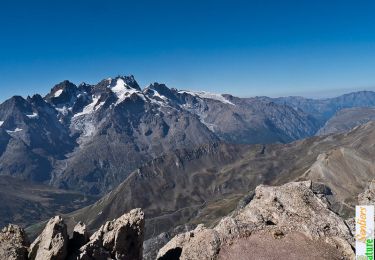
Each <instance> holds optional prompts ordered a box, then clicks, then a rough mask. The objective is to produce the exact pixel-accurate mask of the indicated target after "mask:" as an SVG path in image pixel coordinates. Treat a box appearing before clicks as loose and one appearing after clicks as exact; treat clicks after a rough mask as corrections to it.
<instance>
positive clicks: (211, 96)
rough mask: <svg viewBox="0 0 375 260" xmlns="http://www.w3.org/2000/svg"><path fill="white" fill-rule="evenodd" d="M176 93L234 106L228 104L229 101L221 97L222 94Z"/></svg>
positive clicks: (181, 91) (182, 91)
mask: <svg viewBox="0 0 375 260" xmlns="http://www.w3.org/2000/svg"><path fill="white" fill-rule="evenodd" d="M178 93H186V94H190V95H192V96H198V97H200V98H206V99H213V100H217V101H220V102H222V103H225V104H230V105H233V106H234V105H235V104H233V103H232V102H230V101H229V100H227V99H226V98H225V97H223V95H222V94H216V93H210V92H207V91H186V90H180V91H179V92H178Z"/></svg>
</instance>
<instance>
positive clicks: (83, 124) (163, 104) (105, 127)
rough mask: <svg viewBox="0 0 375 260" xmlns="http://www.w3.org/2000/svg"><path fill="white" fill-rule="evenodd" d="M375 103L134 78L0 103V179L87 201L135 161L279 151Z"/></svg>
mask: <svg viewBox="0 0 375 260" xmlns="http://www.w3.org/2000/svg"><path fill="white" fill-rule="evenodd" d="M374 104H375V94H374V93H373V92H357V93H352V94H348V95H344V96H341V97H338V98H335V99H324V100H311V99H303V98H295V97H290V98H280V99H271V98H265V97H255V98H238V97H233V96H231V95H220V94H212V93H207V92H192V91H183V90H177V89H173V88H172V89H170V88H168V87H167V86H165V85H164V84H158V83H154V84H151V85H149V86H148V87H146V88H144V89H141V88H140V87H139V85H138V83H137V82H136V80H135V79H134V77H133V76H118V77H115V78H113V79H112V78H109V79H104V80H102V81H101V82H99V83H98V84H96V85H89V84H86V83H82V84H80V85H79V86H76V85H74V84H73V83H71V82H69V81H63V82H61V83H59V84H57V85H56V86H54V87H53V88H52V89H51V91H50V93H48V94H47V95H46V96H45V97H42V96H40V95H34V96H32V97H27V98H26V99H24V98H22V97H19V96H15V97H12V98H10V99H9V100H6V101H5V102H3V103H2V104H1V105H0V175H6V176H12V177H16V178H18V179H22V180H26V181H31V182H34V183H38V184H40V183H43V184H48V185H53V186H55V187H56V188H60V189H69V190H75V191H79V192H83V193H85V194H90V195H103V194H105V193H107V192H108V191H110V190H112V189H114V188H115V187H116V186H117V185H118V184H120V183H121V182H122V181H124V180H125V179H126V177H127V176H128V175H129V174H130V173H131V172H132V171H134V170H135V169H137V168H138V167H140V166H141V165H143V164H144V163H146V162H148V161H150V160H152V159H154V158H157V157H159V156H160V155H163V154H167V153H169V152H170V151H173V150H176V149H183V148H192V147H198V146H200V145H204V144H212V143H216V142H226V143H232V144H257V143H262V144H268V143H277V142H278V143H288V142H291V141H295V140H299V139H302V138H306V137H309V136H313V135H315V134H316V133H317V132H318V131H319V129H320V128H321V127H322V126H323V125H324V123H326V121H327V120H328V119H329V117H330V116H331V115H333V113H334V112H336V111H338V110H339V109H341V108H344V107H353V106H361V107H369V106H372V105H374Z"/></svg>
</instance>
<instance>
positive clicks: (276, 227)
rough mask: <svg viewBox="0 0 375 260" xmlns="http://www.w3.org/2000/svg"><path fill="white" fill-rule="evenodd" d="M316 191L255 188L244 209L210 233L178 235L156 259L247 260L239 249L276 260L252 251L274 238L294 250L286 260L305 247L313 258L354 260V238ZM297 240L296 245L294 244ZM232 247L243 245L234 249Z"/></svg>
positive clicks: (304, 186)
mask: <svg viewBox="0 0 375 260" xmlns="http://www.w3.org/2000/svg"><path fill="white" fill-rule="evenodd" d="M314 187H315V186H314ZM314 191H315V193H314ZM317 192H318V191H317V190H316V189H315V188H313V185H312V183H311V181H306V182H292V183H288V184H285V185H282V186H279V187H270V186H263V185H261V186H258V187H257V188H256V190H255V196H254V199H253V200H252V201H251V202H250V203H249V204H248V205H247V206H245V208H243V209H241V210H239V211H238V212H235V213H234V214H233V215H232V216H229V217H226V218H223V219H222V220H221V221H220V223H219V224H218V225H217V226H216V227H215V228H213V229H209V228H204V227H203V226H198V228H197V229H195V230H194V231H193V232H187V233H184V234H180V235H177V236H176V237H174V238H173V239H172V240H171V241H170V242H169V243H168V244H167V245H165V246H164V247H163V248H162V249H161V250H160V251H159V253H158V259H159V260H161V259H170V258H169V257H171V256H174V257H175V256H176V255H178V257H179V259H181V260H184V259H225V257H229V256H231V257H236V259H246V258H244V255H243V254H242V253H241V250H245V251H246V252H247V253H246V254H252V253H254V254H255V255H254V257H255V256H257V257H267V259H276V258H277V256H280V255H279V253H280V252H277V251H275V250H272V249H269V250H268V251H267V252H266V251H260V252H259V250H258V251H257V249H256V248H257V247H259V246H260V245H257V243H259V241H264V243H268V244H269V243H273V242H272V240H273V239H281V240H280V241H279V242H277V243H276V242H275V244H277V245H278V247H279V248H281V249H282V248H283V246H285V248H288V249H287V250H289V252H290V251H293V250H296V255H295V256H294V258H290V259H301V258H304V257H305V256H306V255H308V254H309V252H308V251H306V250H305V251H304V250H303V248H309V250H312V251H314V257H316V258H318V259H319V257H320V258H323V259H326V258H325V257H329V258H330V259H336V258H337V257H338V256H340V257H343V259H352V258H353V257H354V252H353V249H352V248H353V246H354V240H353V236H352V233H351V231H350V230H349V228H348V226H347V225H346V224H345V222H344V221H343V220H342V219H341V218H340V217H339V216H338V215H337V214H335V213H334V212H333V211H331V210H330V209H329V207H328V206H329V205H328V202H327V200H326V198H325V194H324V193H323V194H318V193H317ZM246 241H248V243H247V242H246ZM296 241H299V243H300V244H298V245H297V244H295V242H296ZM236 245H242V246H241V247H239V248H236ZM319 248H321V250H320V251H319V250H318V249H319ZM315 250H317V251H316V252H315ZM223 254H224V255H223ZM310 258H311V257H310ZM175 259H178V258H175Z"/></svg>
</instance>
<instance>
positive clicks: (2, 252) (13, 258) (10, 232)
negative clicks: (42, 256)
mask: <svg viewBox="0 0 375 260" xmlns="http://www.w3.org/2000/svg"><path fill="white" fill-rule="evenodd" d="M28 245H29V242H28V239H27V237H26V234H25V232H24V230H23V229H22V228H20V227H19V226H16V225H11V224H10V225H8V226H7V227H5V228H3V230H2V231H1V232H0V259H4V260H5V259H6V260H27V248H28Z"/></svg>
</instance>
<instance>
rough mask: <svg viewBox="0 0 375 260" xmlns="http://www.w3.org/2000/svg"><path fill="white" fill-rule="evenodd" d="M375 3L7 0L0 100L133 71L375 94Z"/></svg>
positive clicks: (280, 88) (323, 92) (212, 86)
mask: <svg viewBox="0 0 375 260" xmlns="http://www.w3.org/2000/svg"><path fill="white" fill-rule="evenodd" d="M374 13H375V2H374V1H365V0H363V1H354V0H353V1H345V0H340V1H333V0H330V1H327V0H325V1H319V0H315V1H309V0H306V1H302V0H299V1H297V0H296V1H288V0H284V1H280V0H275V1H267V0H259V1H251V0H249V1H235V0H232V1H220V0H216V1H203V0H201V1H194V0H190V1H185V0H180V1H163V0H159V1H154V0H150V1H143V0H138V1H126V0H124V1H114V0H106V1H103V0H102V1H97V0H76V1H71V0H64V1H61V0H54V1H50V0H49V1H38V0H33V1H29V0H24V1H20V0H2V1H1V2H0V24H1V26H0V90H1V91H0V100H4V99H6V98H8V97H10V96H12V95H14V94H19V95H24V96H25V95H28V94H33V93H42V94H45V93H47V92H48V91H49V89H50V88H51V87H52V86H53V85H54V84H56V83H58V82H60V81H62V80H64V79H69V80H71V81H73V82H74V83H77V84H79V83H80V82H82V81H85V82H88V83H95V82H97V81H99V80H100V79H102V78H107V77H109V76H116V75H119V74H121V75H127V74H133V75H134V76H135V77H136V79H137V80H138V81H139V83H140V85H142V86H145V85H147V84H148V83H151V82H154V81H157V82H163V83H166V84H167V85H168V86H170V87H176V88H179V89H192V90H207V91H212V92H219V93H231V94H234V95H238V96H254V95H269V96H282V95H293V94H296V95H305V96H328V95H335V94H341V93H343V92H347V91H353V90H362V89H375V88H374V86H375V73H374V68H375V26H374V25H375V16H374Z"/></svg>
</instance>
